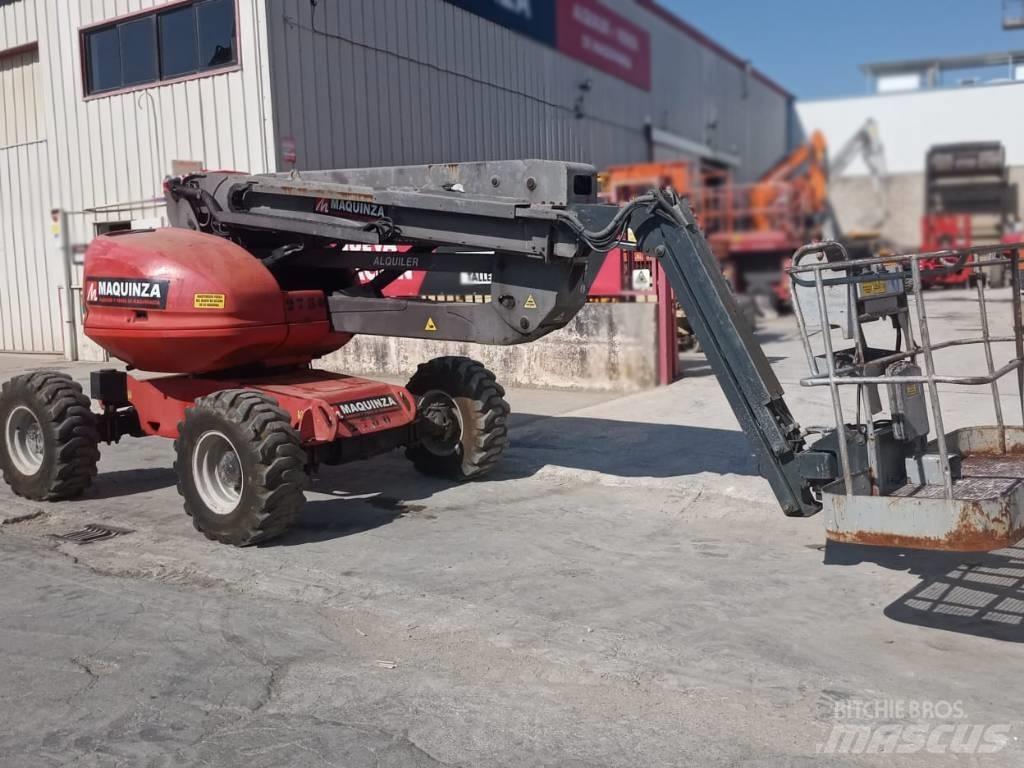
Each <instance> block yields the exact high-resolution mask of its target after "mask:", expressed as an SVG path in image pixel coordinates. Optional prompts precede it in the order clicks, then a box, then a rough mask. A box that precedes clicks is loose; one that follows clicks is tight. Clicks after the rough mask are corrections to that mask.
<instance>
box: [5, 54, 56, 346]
mask: <svg viewBox="0 0 1024 768" xmlns="http://www.w3.org/2000/svg"><path fill="white" fill-rule="evenodd" d="M40 95H41V89H40V87H39V51H38V49H37V48H29V49H22V50H20V51H18V52H16V53H11V54H6V55H0V351H3V352H61V351H62V349H63V340H62V337H61V317H60V313H61V309H60V307H61V304H60V296H59V294H58V291H59V290H60V285H61V268H60V265H59V264H58V263H56V255H55V254H56V252H55V250H54V249H53V248H51V247H50V225H51V219H50V210H49V209H50V204H49V187H48V180H49V169H48V166H47V158H46V140H45V132H44V129H43V108H42V104H41V102H40V98H39V97H40Z"/></svg>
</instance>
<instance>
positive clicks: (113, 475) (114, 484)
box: [86, 464, 178, 499]
mask: <svg viewBox="0 0 1024 768" xmlns="http://www.w3.org/2000/svg"><path fill="white" fill-rule="evenodd" d="M177 482H178V476H177V475H176V474H175V473H174V470H173V469H171V468H170V467H140V468H139V469H116V470H109V471H108V470H105V469H103V465H102V464H101V465H100V471H99V473H98V474H97V475H96V478H95V479H94V480H93V484H92V487H91V488H89V490H88V491H87V492H86V498H89V499H113V498H117V497H118V496H131V495H132V494H136V493H148V492H150V491H159V490H160V489H161V488H173V487H174V486H175V485H176V484H177Z"/></svg>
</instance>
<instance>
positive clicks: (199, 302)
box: [192, 293, 224, 309]
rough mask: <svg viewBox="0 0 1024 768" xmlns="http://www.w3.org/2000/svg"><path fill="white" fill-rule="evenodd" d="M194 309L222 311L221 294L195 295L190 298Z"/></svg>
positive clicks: (222, 296) (222, 297) (222, 295)
mask: <svg viewBox="0 0 1024 768" xmlns="http://www.w3.org/2000/svg"><path fill="white" fill-rule="evenodd" d="M192 306H193V308H195V309H224V294H223V293H197V294H194V295H193V297H192Z"/></svg>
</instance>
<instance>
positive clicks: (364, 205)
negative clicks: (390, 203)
mask: <svg viewBox="0 0 1024 768" xmlns="http://www.w3.org/2000/svg"><path fill="white" fill-rule="evenodd" d="M313 211H314V213H324V214H327V215H329V216H355V217H357V218H363V219H382V218H384V217H385V216H387V212H386V211H385V210H384V206H383V205H380V204H379V203H368V202H366V201H365V200H339V199H337V198H329V197H318V198H316V202H314V203H313Z"/></svg>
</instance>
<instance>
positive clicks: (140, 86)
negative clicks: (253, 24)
mask: <svg viewBox="0 0 1024 768" xmlns="http://www.w3.org/2000/svg"><path fill="white" fill-rule="evenodd" d="M201 2H202V0H168V2H165V3H162V4H160V5H155V6H153V7H151V8H145V9H143V10H141V11H133V12H131V13H125V14H121V15H120V16H115V17H113V18H110V19H104V20H103V21H98V22H94V23H91V24H86V25H84V26H81V27H79V29H78V55H79V60H78V64H79V74H80V80H81V86H82V100H83V101H93V100H95V99H106V98H110V97H111V96H119V95H121V94H124V93H131V92H133V91H141V90H144V89H146V88H159V87H161V86H164V85H174V84H175V83H183V82H187V81H189V80H198V79H200V78H204V77H216V76H217V75H227V74H230V73H232V72H239V71H241V69H242V27H241V23H240V20H239V0H229V2H230V3H231V5H232V7H233V8H234V14H235V62H234V63H233V64H225V65H224V66H222V67H213V68H210V69H202V68H201V67H200V68H199V69H198V70H196V71H194V72H189V73H186V74H183V75H178V76H175V77H169V78H167V79H157V80H153V81H151V82H146V83H136V84H134V85H125V86H121V87H120V88H111V89H109V90H105V91H95V92H93V93H90V92H89V45H88V36H89V35H90V34H91V33H93V32H98V31H100V30H103V29H106V28H108V27H117V26H118V25H120V24H123V23H125V22H128V21H133V20H136V19H139V18H141V17H143V16H152V17H153V23H154V28H155V35H156V40H155V43H156V51H155V52H154V55H155V56H156V60H157V75H158V76H159V74H160V19H159V16H160V14H161V13H166V12H167V11H173V10H175V9H177V8H183V7H186V6H190V5H197V4H199V3H201ZM196 37H197V41H198V37H199V32H198V27H197V30H196ZM119 53H120V51H119ZM121 69H122V72H123V71H124V65H123V62H122V65H121Z"/></svg>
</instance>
